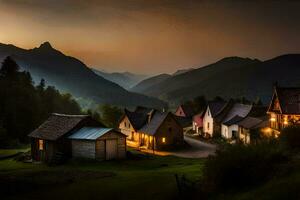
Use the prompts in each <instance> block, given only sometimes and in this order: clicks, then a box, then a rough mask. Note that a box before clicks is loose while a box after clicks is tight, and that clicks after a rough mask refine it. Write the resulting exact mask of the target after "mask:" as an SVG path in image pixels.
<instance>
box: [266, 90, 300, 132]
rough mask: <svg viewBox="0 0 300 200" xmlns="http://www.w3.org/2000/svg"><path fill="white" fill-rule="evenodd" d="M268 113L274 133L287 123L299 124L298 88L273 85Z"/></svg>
mask: <svg viewBox="0 0 300 200" xmlns="http://www.w3.org/2000/svg"><path fill="white" fill-rule="evenodd" d="M268 114H269V117H270V127H271V128H272V129H273V131H274V132H275V133H276V134H279V133H280V131H281V130H282V129H283V128H284V127H286V126H288V125H289V124H300V88H291V87H289V88H287V87H278V86H277V85H275V86H274V91H273V96H272V100H271V102H270V105H269V109H268Z"/></svg>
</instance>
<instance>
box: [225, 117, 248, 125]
mask: <svg viewBox="0 0 300 200" xmlns="http://www.w3.org/2000/svg"><path fill="white" fill-rule="evenodd" d="M242 119H244V118H243V117H241V116H239V115H236V116H234V117H233V118H231V119H230V120H228V121H227V122H224V123H223V124H224V125H226V126H231V125H233V124H236V123H237V122H239V121H241V120H242Z"/></svg>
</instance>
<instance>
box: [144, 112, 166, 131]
mask: <svg viewBox="0 0 300 200" xmlns="http://www.w3.org/2000/svg"><path fill="white" fill-rule="evenodd" d="M169 114H171V113H169V112H168V113H167V112H164V113H162V112H155V113H154V115H153V116H152V118H151V120H150V122H149V123H146V124H145V125H144V126H143V127H142V128H141V129H140V130H139V131H140V132H143V133H146V134H148V135H155V133H156V131H157V130H158V128H159V127H160V125H161V124H162V123H163V122H164V120H165V119H166V118H167V116H168V115H169Z"/></svg>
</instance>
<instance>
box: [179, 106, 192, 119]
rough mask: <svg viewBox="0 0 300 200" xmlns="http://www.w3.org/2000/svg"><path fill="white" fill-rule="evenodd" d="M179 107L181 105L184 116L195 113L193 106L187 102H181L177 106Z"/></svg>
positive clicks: (190, 115)
mask: <svg viewBox="0 0 300 200" xmlns="http://www.w3.org/2000/svg"><path fill="white" fill-rule="evenodd" d="M180 107H181V109H182V111H183V112H184V114H185V116H187V117H192V116H193V115H194V114H195V111H194V108H193V106H191V105H189V104H182V105H180V106H179V108H180ZM179 108H178V109H179ZM178 109H177V110H178Z"/></svg>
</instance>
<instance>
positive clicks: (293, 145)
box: [279, 125, 300, 151]
mask: <svg viewBox="0 0 300 200" xmlns="http://www.w3.org/2000/svg"><path fill="white" fill-rule="evenodd" d="M279 141H280V142H281V144H282V145H283V146H284V147H285V148H287V149H289V150H296V151H299V150H300V126H299V125H291V126H288V127H286V128H284V129H283V130H282V131H281V133H280V136H279Z"/></svg>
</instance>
